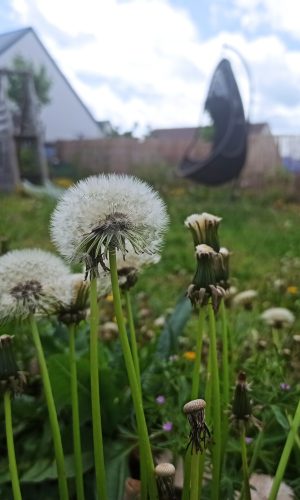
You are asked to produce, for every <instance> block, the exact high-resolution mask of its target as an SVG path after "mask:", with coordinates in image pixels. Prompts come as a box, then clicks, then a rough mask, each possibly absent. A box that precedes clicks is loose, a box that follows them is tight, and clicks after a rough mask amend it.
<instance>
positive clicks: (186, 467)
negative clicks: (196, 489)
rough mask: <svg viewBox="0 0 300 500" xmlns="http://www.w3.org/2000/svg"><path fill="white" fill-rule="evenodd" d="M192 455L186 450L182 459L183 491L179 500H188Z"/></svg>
mask: <svg viewBox="0 0 300 500" xmlns="http://www.w3.org/2000/svg"><path fill="white" fill-rule="evenodd" d="M191 464H192V454H191V452H190V450H189V449H188V450H187V451H186V454H185V457H184V475H183V491H182V498H181V500H189V498H190V487H191Z"/></svg>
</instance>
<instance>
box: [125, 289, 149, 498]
mask: <svg viewBox="0 0 300 500" xmlns="http://www.w3.org/2000/svg"><path fill="white" fill-rule="evenodd" d="M124 295H125V302H126V310H127V319H128V327H129V335H130V345H131V354H132V360H133V364H134V369H135V374H136V378H137V381H138V384H139V389H140V393H141V397H143V396H142V383H141V372H140V363H139V355H138V348H137V342H136V333H135V326H134V320H133V314H132V307H131V300H130V293H129V291H128V290H126V291H125V293H124ZM143 452H144V450H143V449H142V448H140V468H141V500H144V499H145V500H146V499H147V463H146V457H145V456H143Z"/></svg>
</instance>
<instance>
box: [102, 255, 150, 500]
mask: <svg viewBox="0 0 300 500" xmlns="http://www.w3.org/2000/svg"><path fill="white" fill-rule="evenodd" d="M109 265H110V273H111V284H112V292H113V298H114V308H115V315H116V320H117V324H118V328H119V334H120V342H121V346H122V350H123V355H124V360H125V365H126V370H127V375H128V379H129V384H130V388H131V394H132V399H133V404H134V409H135V414H136V419H137V428H138V434H139V446H140V450H141V458H143V457H145V459H146V466H147V475H148V488H149V497H150V500H157V498H158V493H157V484H156V479H155V477H154V464H153V458H152V452H151V446H150V441H149V436H148V430H147V424H146V420H145V415H144V408H143V402H142V397H141V392H140V388H139V384H138V380H137V377H136V372H135V368H134V363H133V359H132V355H131V351H130V345H129V341H128V337H127V332H126V327H125V321H124V316H123V311H122V305H121V295H120V288H119V280H118V270H117V261H116V251H115V249H112V250H110V251H109Z"/></svg>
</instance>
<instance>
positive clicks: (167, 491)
mask: <svg viewBox="0 0 300 500" xmlns="http://www.w3.org/2000/svg"><path fill="white" fill-rule="evenodd" d="M155 475H156V478H157V486H158V491H159V498H160V499H161V500H171V499H172V498H174V493H175V492H174V476H175V467H174V465H173V464H170V463H160V464H158V465H157V466H156V467H155Z"/></svg>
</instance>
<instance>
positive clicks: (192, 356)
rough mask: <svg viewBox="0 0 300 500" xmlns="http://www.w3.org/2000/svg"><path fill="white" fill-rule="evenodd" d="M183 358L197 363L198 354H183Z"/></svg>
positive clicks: (191, 352) (188, 352)
mask: <svg viewBox="0 0 300 500" xmlns="http://www.w3.org/2000/svg"><path fill="white" fill-rule="evenodd" d="M183 357H184V359H187V360H188V361H195V359H196V353H195V352H194V351H186V352H185V353H183Z"/></svg>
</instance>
